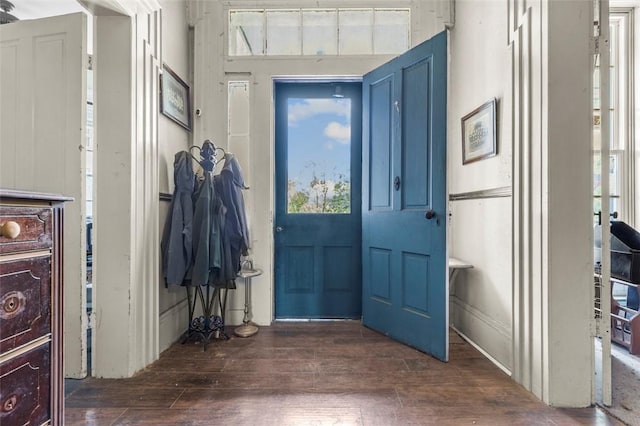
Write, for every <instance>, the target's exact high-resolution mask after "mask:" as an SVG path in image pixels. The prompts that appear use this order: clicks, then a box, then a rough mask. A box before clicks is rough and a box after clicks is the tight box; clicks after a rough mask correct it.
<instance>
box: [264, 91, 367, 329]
mask: <svg viewBox="0 0 640 426" xmlns="http://www.w3.org/2000/svg"><path fill="white" fill-rule="evenodd" d="M361 99H362V86H361V84H360V83H359V82H358V83H345V82H340V83H302V82H298V83H288V82H287V83H285V82H280V83H276V85H275V121H276V129H275V140H276V147H275V149H276V160H275V169H276V191H275V192H276V193H275V196H276V214H275V219H274V235H275V280H276V281H275V288H276V295H275V308H276V315H275V316H276V318H360V317H361V314H362V275H361V274H362V268H361V265H362V263H361V253H362V245H361V239H362V224H361V220H362V213H361V187H362V171H361V152H362V150H361V144H362V131H361V129H362V108H361V105H362V104H361Z"/></svg>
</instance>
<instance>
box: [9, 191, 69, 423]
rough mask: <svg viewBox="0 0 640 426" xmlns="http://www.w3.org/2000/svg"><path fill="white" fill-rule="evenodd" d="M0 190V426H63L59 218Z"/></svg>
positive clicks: (45, 206) (49, 201) (54, 206)
mask: <svg viewBox="0 0 640 426" xmlns="http://www.w3.org/2000/svg"><path fill="white" fill-rule="evenodd" d="M68 200H69V199H68V198H65V197H61V196H57V195H50V194H39V193H25V192H18V191H9V190H2V189H0V425H5V424H6V425H24V424H29V425H42V424H49V423H50V424H53V425H62V424H63V423H64V410H63V404H64V377H63V366H62V359H63V358H62V212H63V210H62V209H63V203H64V202H65V201H68Z"/></svg>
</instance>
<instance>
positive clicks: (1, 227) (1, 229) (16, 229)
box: [0, 220, 20, 240]
mask: <svg viewBox="0 0 640 426" xmlns="http://www.w3.org/2000/svg"><path fill="white" fill-rule="evenodd" d="M18 235H20V225H19V224H18V223H17V222H14V221H12V220H8V221H6V222H5V223H2V224H0V237H5V238H9V239H11V240H13V239H15V238H18Z"/></svg>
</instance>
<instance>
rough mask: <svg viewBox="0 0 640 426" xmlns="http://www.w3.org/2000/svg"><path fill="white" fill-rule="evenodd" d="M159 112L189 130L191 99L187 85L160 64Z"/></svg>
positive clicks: (165, 65) (164, 65)
mask: <svg viewBox="0 0 640 426" xmlns="http://www.w3.org/2000/svg"><path fill="white" fill-rule="evenodd" d="M160 112H162V113H163V114H164V115H166V116H167V117H169V118H170V119H171V120H173V121H174V122H176V123H177V124H179V125H181V126H182V127H184V128H185V129H187V130H191V97H190V93H189V85H187V83H185V82H184V80H182V79H181V78H180V77H178V75H177V74H176V73H175V72H173V70H172V69H171V68H169V67H168V66H167V64H162V76H161V78H160Z"/></svg>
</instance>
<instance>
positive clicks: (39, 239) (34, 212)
mask: <svg viewBox="0 0 640 426" xmlns="http://www.w3.org/2000/svg"><path fill="white" fill-rule="evenodd" d="M7 222H15V224H17V225H18V227H19V230H18V228H16V227H15V224H12V225H13V228H12V229H13V230H14V233H15V232H16V231H17V232H18V234H17V235H15V237H14V238H9V237H7V236H4V235H0V254H6V253H16V252H21V251H30V250H41V249H48V248H50V247H51V242H52V238H53V232H52V229H53V228H52V226H53V210H52V209H51V208H50V207H25V206H2V207H0V226H2V225H3V224H5V223H7ZM0 234H1V233H0Z"/></svg>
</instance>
